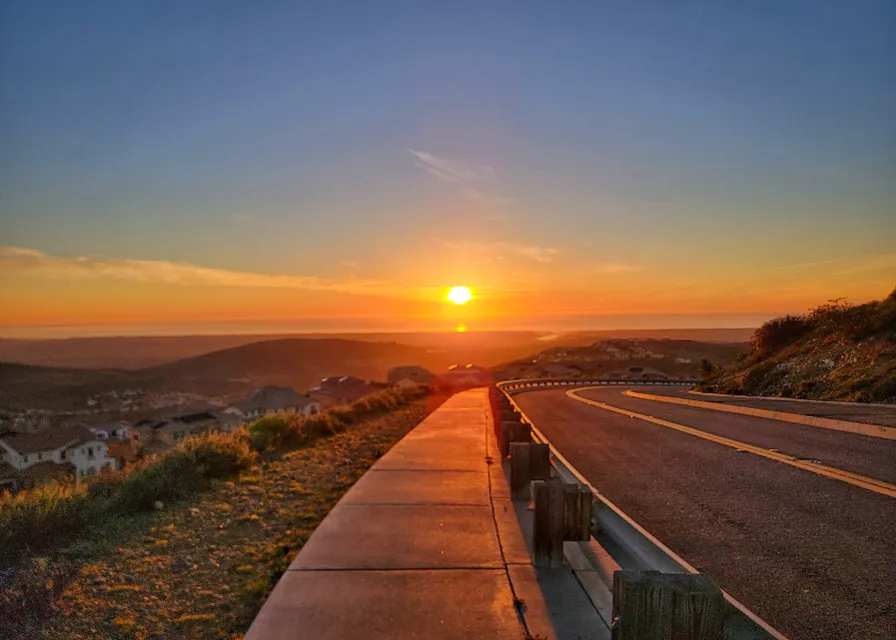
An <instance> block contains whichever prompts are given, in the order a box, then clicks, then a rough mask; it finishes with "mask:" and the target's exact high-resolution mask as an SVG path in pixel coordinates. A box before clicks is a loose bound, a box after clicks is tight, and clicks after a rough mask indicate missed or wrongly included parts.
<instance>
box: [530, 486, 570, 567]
mask: <svg viewBox="0 0 896 640" xmlns="http://www.w3.org/2000/svg"><path fill="white" fill-rule="evenodd" d="M532 491H533V493H534V494H535V522H534V525H535V526H534V535H533V540H532V543H533V544H532V546H533V547H534V552H535V566H537V567H546V568H559V567H562V566H563V534H564V528H565V527H564V524H565V523H564V519H563V512H564V508H565V501H564V491H563V485H561V484H560V483H559V482H545V481H543V480H539V481H536V482H533V483H532Z"/></svg>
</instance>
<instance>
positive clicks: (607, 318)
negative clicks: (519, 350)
mask: <svg viewBox="0 0 896 640" xmlns="http://www.w3.org/2000/svg"><path fill="white" fill-rule="evenodd" d="M778 315H781V314H776V313H743V314H719V313H702V314H701V313H694V314H625V315H588V316H556V317H549V316H544V317H527V318H522V317H521V318H501V319H500V320H483V321H481V322H476V321H467V322H465V324H464V326H463V330H464V331H539V332H545V333H552V332H553V333H565V332H569V331H601V330H616V329H739V328H750V327H758V326H759V325H761V324H762V323H763V322H765V321H766V320H769V319H771V318H773V317H775V316H778ZM457 330H459V328H458V327H457V326H455V325H453V324H448V323H445V322H438V321H432V322H427V321H419V320H406V319H402V318H329V319H322V318H313V319H304V320H235V321H221V322H203V323H159V324H90V325H39V326H37V325H35V326H0V337H2V338H25V339H28V338H30V339H49V338H76V337H104V336H185V335H193V336H195V335H244V334H288V333H340V334H341V333H405V332H416V331H421V332H422V331H426V332H432V331H457Z"/></svg>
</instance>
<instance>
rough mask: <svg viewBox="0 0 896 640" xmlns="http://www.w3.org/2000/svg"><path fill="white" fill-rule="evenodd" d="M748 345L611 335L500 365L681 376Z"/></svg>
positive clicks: (512, 369)
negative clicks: (642, 371)
mask: <svg viewBox="0 0 896 640" xmlns="http://www.w3.org/2000/svg"><path fill="white" fill-rule="evenodd" d="M748 348H749V345H748V344H747V343H742V342H740V343H730V344H728V343H712V342H697V341H695V340H656V339H647V340H641V339H611V340H600V341H597V342H594V343H593V344H590V345H588V346H557V347H551V348H550V349H545V350H543V351H541V352H539V353H537V354H535V355H534V356H532V357H529V358H525V359H520V360H516V361H513V362H509V363H506V364H504V365H501V366H500V367H496V369H498V370H499V372H500V375H501V377H504V378H515V377H524V378H531V377H578V376H611V375H614V373H615V372H618V371H620V370H622V369H627V368H629V367H641V368H644V369H645V370H648V369H649V370H651V371H653V370H657V371H661V372H662V373H665V374H666V375H668V376H672V377H678V378H697V376H698V374H699V372H700V366H701V365H700V363H701V361H702V360H703V359H707V360H710V361H711V362H713V363H715V364H716V365H717V366H724V365H728V364H731V363H732V362H734V361H735V359H736V358H737V357H738V356H739V355H741V354H743V353H745V352H746V351H747V349H748Z"/></svg>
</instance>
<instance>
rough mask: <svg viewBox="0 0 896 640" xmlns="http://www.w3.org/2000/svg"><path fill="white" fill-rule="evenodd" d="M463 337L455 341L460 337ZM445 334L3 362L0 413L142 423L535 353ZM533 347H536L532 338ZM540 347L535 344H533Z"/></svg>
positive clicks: (510, 344) (523, 347) (525, 347)
mask: <svg viewBox="0 0 896 640" xmlns="http://www.w3.org/2000/svg"><path fill="white" fill-rule="evenodd" d="M459 336H460V337H459ZM465 338H466V336H464V334H446V337H445V340H444V343H443V344H441V345H437V346H436V347H432V348H425V347H422V346H409V345H406V344H399V343H396V342H369V341H358V340H344V339H334V338H285V339H280V340H268V341H263V342H253V343H251V344H245V345H241V346H236V347H232V348H229V349H222V350H218V351H213V352H211V353H206V354H203V355H199V356H195V357H192V358H186V359H183V360H177V361H175V362H169V363H166V364H162V365H158V366H153V367H147V368H142V369H139V370H114V369H102V370H97V369H71V368H57V367H43V366H31V365H22V364H16V363H0V383H2V385H0V412H4V411H5V412H10V413H18V412H23V411H44V412H45V411H53V412H78V415H80V416H82V417H83V416H84V415H91V416H94V417H97V418H99V417H103V418H109V419H111V418H112V417H113V416H114V415H115V414H116V413H117V412H122V413H127V415H128V416H129V417H142V416H143V414H144V413H145V412H147V411H149V412H152V411H155V410H157V409H159V408H161V407H164V406H170V405H173V404H190V403H194V402H202V401H203V400H207V399H215V400H219V401H222V400H231V399H235V398H237V397H240V396H243V395H246V394H247V393H249V392H251V391H252V390H254V389H256V388H258V387H260V386H264V385H287V386H291V387H294V388H296V389H299V390H304V389H307V388H309V387H311V386H313V385H314V384H316V383H317V381H318V380H319V379H320V378H321V377H323V376H329V375H354V376H358V377H361V378H365V379H371V380H384V379H385V378H386V373H387V372H388V370H389V368H391V367H394V366H397V365H406V364H419V365H422V366H424V367H426V368H428V369H430V370H432V371H444V370H446V369H447V368H448V366H449V365H451V364H457V363H470V362H475V363H482V364H486V365H488V364H494V363H495V362H500V361H501V360H502V359H506V358H508V357H510V358H513V357H519V356H520V355H522V354H525V353H532V352H533V351H535V349H534V348H532V347H531V346H528V345H529V342H528V340H524V341H522V343H518V344H517V345H516V346H513V342H512V341H510V342H508V341H505V342H503V344H502V343H501V342H500V341H498V342H497V344H498V345H499V346H495V347H493V346H491V345H492V344H494V343H495V341H494V340H492V339H491V338H490V337H488V336H473V337H472V339H470V340H467V339H465ZM532 342H533V343H535V340H534V338H532ZM535 344H537V343H535Z"/></svg>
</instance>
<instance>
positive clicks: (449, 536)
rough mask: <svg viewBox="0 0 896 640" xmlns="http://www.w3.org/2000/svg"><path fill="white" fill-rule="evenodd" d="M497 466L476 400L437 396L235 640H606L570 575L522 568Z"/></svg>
mask: <svg viewBox="0 0 896 640" xmlns="http://www.w3.org/2000/svg"><path fill="white" fill-rule="evenodd" d="M497 456H498V454H497V444H496V442H495V439H494V435H493V431H492V428H491V415H490V410H489V402H488V394H487V392H486V390H485V389H476V390H473V391H467V392H464V393H461V394H458V395H456V396H454V397H453V398H451V399H450V400H448V401H447V402H446V403H445V404H444V405H443V406H442V407H441V408H440V409H438V410H437V411H435V412H434V413H433V414H431V415H430V416H429V417H428V418H427V419H426V420H425V421H424V422H423V423H421V424H420V425H419V426H418V427H417V428H415V429H414V430H413V431H412V432H411V433H410V434H408V435H407V436H406V437H405V438H404V439H402V440H401V442H399V443H398V444H397V445H395V447H393V448H392V449H391V450H390V451H389V452H388V453H387V454H386V455H385V456H383V457H382V458H381V459H380V460H379V461H378V462H377V463H376V464H375V465H374V466H373V467H372V468H371V469H370V470H369V471H368V472H367V473H366V474H364V476H362V477H361V479H360V480H358V482H357V483H356V484H355V485H354V486H353V487H352V488H351V489H350V490H349V491H348V493H346V495H345V496H344V497H343V498H342V500H340V501H339V503H338V504H337V505H336V507H335V508H334V509H333V510H332V511H331V512H330V514H329V515H328V516H327V517H326V518H325V519H324V521H323V522H322V523H321V524H320V526H319V527H318V529H317V530H316V531H315V533H314V535H313V536H312V537H311V539H310V540H309V541H308V543H307V544H306V545H305V546H304V548H303V549H302V550H301V551H300V552H299V554H298V555H297V556H296V558H295V560H294V561H293V563H292V565H291V566H290V567H289V570H287V571H286V573H284V574H283V576H282V578H281V579H280V581H279V582H278V584H277V586H276V587H275V589H274V591H273V592H272V593H271V595H270V597H269V598H268V600H267V602H265V604H264V606H263V607H262V609H261V611H260V612H259V614H258V617H257V618H256V619H255V621H254V623H253V624H252V627H251V628H250V629H249V632H248V633H247V634H246V636H245V640H272V639H278V640H293V639H299V638H302V639H306V638H307V639H313V640H318V639H321V640H329V639H332V640H346V639H352V638H364V639H365V640H378V639H386V638H389V639H411V638H419V639H424V638H426V639H436V640H442V639H457V640H461V639H463V640H472V639H474V638H476V639H478V638H500V639H502V640H504V639H518V638H519V639H523V638H539V640H541V639H542V638H543V639H545V640H555V639H556V640H565V639H569V640H578V639H581V640H585V639H587V640H597V639H603V638H606V637H608V635H609V634H608V632H607V627H606V624H605V623H604V622H603V621H602V620H601V619H600V617H599V616H598V614H597V611H596V609H595V608H594V606H593V605H592V603H591V601H590V600H589V599H588V596H587V595H586V593H585V591H584V590H583V589H582V587H581V585H580V584H579V582H578V580H577V579H576V577H575V575H574V574H573V572H572V571H570V570H569V569H559V570H554V571H542V570H539V571H536V570H535V568H534V567H533V566H532V563H531V556H530V553H529V549H528V547H527V544H526V541H525V540H524V536H523V529H522V527H521V525H520V521H519V519H518V514H519V512H520V508H521V507H520V503H516V509H515V508H514V503H513V502H512V501H511V500H510V498H509V495H510V492H509V487H508V483H507V480H506V477H505V475H504V472H503V470H502V468H501V464H500V460H498V457H497ZM522 509H523V511H525V505H523V506H522Z"/></svg>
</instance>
